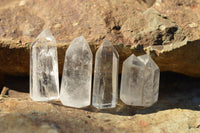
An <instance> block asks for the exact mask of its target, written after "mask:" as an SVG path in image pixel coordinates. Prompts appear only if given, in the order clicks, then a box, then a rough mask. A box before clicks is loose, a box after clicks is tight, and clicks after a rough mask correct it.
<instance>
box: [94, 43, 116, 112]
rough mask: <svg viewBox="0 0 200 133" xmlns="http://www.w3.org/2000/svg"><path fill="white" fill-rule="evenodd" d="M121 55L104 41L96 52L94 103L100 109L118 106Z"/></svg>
mask: <svg viewBox="0 0 200 133" xmlns="http://www.w3.org/2000/svg"><path fill="white" fill-rule="evenodd" d="M118 63H119V55H118V53H117V51H116V49H115V48H114V47H113V45H112V44H111V43H110V42H109V41H108V40H106V41H104V42H103V43H102V44H101V46H100V47H99V49H98V50H97V52H96V57H95V70H94V82H93V98H92V104H93V106H94V107H96V108H98V109H105V108H113V107H116V104H117V101H118Z"/></svg>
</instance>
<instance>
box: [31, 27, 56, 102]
mask: <svg viewBox="0 0 200 133" xmlns="http://www.w3.org/2000/svg"><path fill="white" fill-rule="evenodd" d="M30 97H31V98H32V99H33V100H34V101H49V100H55V99H58V97H59V78H58V58H57V46H56V40H55V38H54V37H53V35H52V34H51V32H50V31H49V30H48V29H45V30H44V31H42V32H41V33H40V34H39V36H38V37H37V38H36V40H35V41H34V42H33V43H32V44H31V50H30Z"/></svg>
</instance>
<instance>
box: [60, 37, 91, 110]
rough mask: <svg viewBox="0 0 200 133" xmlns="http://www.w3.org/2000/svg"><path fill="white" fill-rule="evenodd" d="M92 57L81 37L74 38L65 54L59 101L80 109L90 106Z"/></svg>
mask: <svg viewBox="0 0 200 133" xmlns="http://www.w3.org/2000/svg"><path fill="white" fill-rule="evenodd" d="M92 61H93V55H92V52H91V50H90V47H89V45H88V43H87V41H86V40H85V38H84V37H83V36H81V37H78V38H75V39H74V40H73V41H72V43H71V44H70V46H69V47H68V49H67V51H66V54H65V62H64V68H63V76H62V84H61V91H60V100H61V102H62V104H63V105H66V106H71V107H76V108H81V107H85V106H88V105H90V102H91V82H92Z"/></svg>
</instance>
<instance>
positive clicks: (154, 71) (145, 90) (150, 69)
mask: <svg viewBox="0 0 200 133" xmlns="http://www.w3.org/2000/svg"><path fill="white" fill-rule="evenodd" d="M159 79H160V70H159V67H158V66H157V65H156V64H155V62H154V61H153V60H152V59H151V57H150V56H149V55H142V56H139V57H136V56H135V55H133V54H132V55H131V56H130V57H128V58H127V59H126V60H125V61H124V63H123V68H122V78H121V89H120V99H121V100H122V101H123V102H124V103H126V104H128V105H133V106H144V107H148V106H151V105H152V104H154V103H155V102H156V101H157V100H158V91H159Z"/></svg>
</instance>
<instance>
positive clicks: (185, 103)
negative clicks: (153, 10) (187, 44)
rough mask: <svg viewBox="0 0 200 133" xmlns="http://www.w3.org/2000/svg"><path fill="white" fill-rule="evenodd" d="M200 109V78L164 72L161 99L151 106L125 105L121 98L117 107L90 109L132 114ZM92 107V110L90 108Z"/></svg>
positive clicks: (117, 113) (161, 83) (124, 114)
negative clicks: (177, 109)
mask: <svg viewBox="0 0 200 133" xmlns="http://www.w3.org/2000/svg"><path fill="white" fill-rule="evenodd" d="M175 108H180V109H190V110H200V78H192V77H188V76H185V75H182V74H177V73H171V72H162V73H161V77H160V91H159V100H158V102H157V103H155V104H154V105H153V106H151V107H147V108H143V107H133V106H127V105H125V104H124V103H123V102H122V101H121V100H119V103H118V105H117V107H116V108H114V109H107V110H96V109H93V108H91V107H89V108H87V109H86V110H88V111H94V112H101V113H111V114H115V115H123V116H131V115H135V114H149V113H156V112H158V111H162V110H168V109H175ZM90 109H91V110H90Z"/></svg>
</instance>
